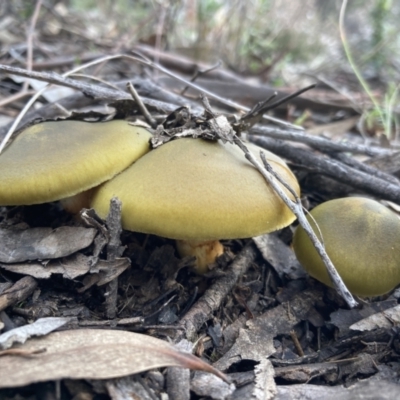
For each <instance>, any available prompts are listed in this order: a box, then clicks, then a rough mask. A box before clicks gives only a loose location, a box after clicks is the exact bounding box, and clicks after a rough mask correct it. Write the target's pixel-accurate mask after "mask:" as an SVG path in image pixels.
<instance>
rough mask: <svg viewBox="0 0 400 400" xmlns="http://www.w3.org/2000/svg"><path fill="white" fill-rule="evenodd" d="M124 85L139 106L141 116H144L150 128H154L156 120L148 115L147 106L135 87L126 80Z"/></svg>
mask: <svg viewBox="0 0 400 400" xmlns="http://www.w3.org/2000/svg"><path fill="white" fill-rule="evenodd" d="M126 87H127V89H128V90H129V93H130V94H131V96H132V97H133V100H135V102H136V104H137V105H138V107H139V108H140V111H141V112H142V114H143V116H144V117H145V118H146V121H147V122H148V123H149V124H150V126H151V127H152V128H156V127H157V121H156V120H155V119H154V118H153V117H152V116H151V115H150V113H149V111H148V110H147V107H146V106H145V105H144V103H143V101H142V99H141V98H140V96H139V94H138V92H137V91H136V89H135V87H134V86H133V85H132V83H131V82H128V83H127V84H126Z"/></svg>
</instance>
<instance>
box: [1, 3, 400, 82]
mask: <svg viewBox="0 0 400 400" xmlns="http://www.w3.org/2000/svg"><path fill="white" fill-rule="evenodd" d="M341 3H342V2H341V1H340V0H329V1H327V0H302V1H291V0H152V1H150V0H142V1H140V0H64V1H53V0H44V1H43V8H44V9H47V10H48V11H49V12H50V15H49V16H48V17H47V18H46V20H44V21H42V23H44V24H45V25H46V27H45V28H46V31H47V32H48V34H49V35H51V34H53V35H55V34H56V33H58V31H59V30H61V29H62V30H68V29H69V30H70V33H71V34H74V35H75V36H76V39H77V40H79V39H80V38H83V37H85V38H87V39H92V50H93V48H95V47H96V45H97V44H99V43H100V42H101V41H107V42H108V43H109V44H110V47H118V46H119V45H120V44H121V42H123V43H124V46H125V47H126V46H129V45H131V44H133V43H135V42H138V41H142V42H145V43H149V44H151V45H155V46H157V47H158V48H160V49H162V50H165V49H167V50H172V51H177V52H179V53H181V54H185V55H189V56H191V57H193V58H194V59H195V60H200V61H206V62H211V63H213V62H215V61H216V60H222V61H223V62H224V64H225V66H227V67H229V68H230V69H232V70H233V71H236V72H238V73H240V74H243V75H247V76H258V77H260V78H261V79H262V80H264V81H267V80H270V81H272V82H274V83H276V84H281V83H282V82H283V81H284V80H285V79H289V77H290V76H291V74H293V73H296V74H298V73H303V72H307V73H310V72H312V73H316V72H319V71H325V72H326V71H332V70H333V69H335V68H340V69H341V70H342V69H346V68H347V66H348V63H347V60H346V57H345V55H344V52H343V49H342V45H341V43H340V36H339V30H338V18H339V9H340V6H341ZM0 7H1V8H0V10H1V17H2V21H3V25H4V22H5V21H4V19H5V18H6V17H7V14H8V15H10V14H13V15H17V16H18V17H19V18H20V20H21V21H22V22H24V21H25V22H26V24H28V23H29V19H30V17H31V16H32V13H33V10H34V7H35V1H31V0H29V1H26V0H25V1H23V0H13V1H4V2H2V4H1V6H0ZM42 12H43V10H42ZM61 19H62V20H64V21H65V20H66V19H67V20H68V21H69V25H67V26H66V25H65V24H64V23H63V21H61ZM399 19H400V2H399V1H393V0H351V1H350V2H349V4H348V7H347V11H346V18H345V24H346V33H347V35H348V39H349V43H350V47H351V51H352V53H353V56H354V58H355V60H356V63H357V65H358V66H359V67H360V68H361V69H362V71H363V73H364V74H366V75H367V76H368V78H372V77H378V78H379V79H381V80H383V81H386V82H394V81H396V80H398V77H399V73H400V59H399V55H400V54H399V53H400V34H399V31H400V25H399V24H398V21H399ZM3 27H4V26H3ZM87 46H88V45H87V44H85V47H87ZM86 50H91V49H90V48H89V49H87V48H86Z"/></svg>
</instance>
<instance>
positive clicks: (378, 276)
mask: <svg viewBox="0 0 400 400" xmlns="http://www.w3.org/2000/svg"><path fill="white" fill-rule="evenodd" d="M311 215H312V217H313V218H314V220H315V221H316V223H317V224H318V227H319V229H320V231H321V233H322V239H323V242H324V244H325V248H326V252H327V253H328V255H329V257H330V258H331V260H332V262H333V264H334V266H335V267H336V269H337V271H338V273H339V275H340V276H341V278H342V279H343V281H344V283H345V284H346V286H347V288H348V289H349V290H350V292H351V293H353V294H355V295H358V296H378V295H382V294H385V293H387V292H389V291H390V290H392V289H393V288H394V287H395V286H397V285H398V284H399V283H400V219H399V218H398V217H397V215H396V214H395V213H393V212H392V211H390V210H389V209H388V208H386V207H385V206H383V205H382V204H380V203H378V202H377V201H374V200H370V199H367V198H362V197H348V198H343V199H336V200H331V201H327V202H326V203H323V204H320V205H319V206H317V207H315V208H314V209H313V210H312V211H311ZM308 221H309V222H310V224H311V226H312V227H313V229H314V231H315V233H316V234H317V236H319V237H320V235H319V233H318V229H316V227H315V223H314V222H313V221H312V220H311V218H310V217H308ZM293 248H294V251H295V253H296V256H297V259H298V260H299V261H300V263H301V265H302V266H303V267H304V268H305V269H306V270H307V272H308V273H309V274H310V275H311V276H312V277H314V278H315V279H317V280H319V281H321V282H323V283H325V284H326V285H328V286H332V283H331V280H330V278H329V276H328V272H327V271H326V267H325V265H324V264H323V262H322V260H321V258H320V257H319V255H318V254H317V252H316V250H315V248H314V246H313V245H312V243H311V241H310V239H309V237H308V236H307V234H306V233H305V231H304V229H303V228H302V227H300V226H299V227H298V228H297V230H296V232H295V234H294V238H293Z"/></svg>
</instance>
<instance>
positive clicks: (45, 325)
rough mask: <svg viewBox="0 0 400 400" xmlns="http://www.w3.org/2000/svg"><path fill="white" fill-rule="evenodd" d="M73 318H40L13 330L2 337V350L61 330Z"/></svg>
mask: <svg viewBox="0 0 400 400" xmlns="http://www.w3.org/2000/svg"><path fill="white" fill-rule="evenodd" d="M70 320H71V318H60V317H49V318H39V319H38V320H37V321H35V322H34V323H33V324H28V325H24V326H20V327H19V328H15V329H11V330H10V331H7V332H5V333H3V334H2V335H0V349H9V348H10V347H11V346H12V345H13V344H14V343H25V342H26V340H27V339H29V338H30V337H32V336H43V335H47V334H48V333H50V332H52V331H54V330H56V329H58V328H60V327H61V326H63V325H65V324H66V323H67V322H69V321H70Z"/></svg>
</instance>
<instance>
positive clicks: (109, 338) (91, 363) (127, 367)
mask: <svg viewBox="0 0 400 400" xmlns="http://www.w3.org/2000/svg"><path fill="white" fill-rule="evenodd" d="M18 348H20V349H23V350H26V351H30V350H32V349H38V348H45V349H46V351H45V352H44V353H41V354H36V355H33V356H31V357H29V358H25V357H24V358H22V357H16V356H11V355H6V356H4V357H2V359H1V362H0V376H1V379H0V388H6V387H17V386H24V385H29V384H31V383H35V382H43V381H48V380H57V379H64V378H70V379H109V378H117V377H122V376H127V375H131V374H136V373H139V372H143V371H147V370H149V369H152V368H161V367H166V366H176V367H183V368H190V369H196V370H202V371H207V372H211V373H213V374H215V375H217V376H219V377H221V378H222V379H226V378H225V376H224V375H223V374H222V373H221V372H219V371H218V370H216V369H214V368H213V367H211V366H210V365H208V364H207V363H205V362H204V361H202V360H200V359H199V358H197V357H195V356H193V355H192V354H188V353H181V352H179V351H177V350H176V349H175V348H174V347H172V346H171V345H170V344H168V343H166V342H164V341H162V340H159V339H156V338H153V337H151V336H146V335H142V334H138V333H132V332H126V331H116V330H95V329H87V330H84V329H82V330H70V331H64V332H54V333H52V334H50V335H48V336H45V337H40V338H35V339H32V340H30V341H28V342H27V343H25V344H23V345H20V346H18Z"/></svg>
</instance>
